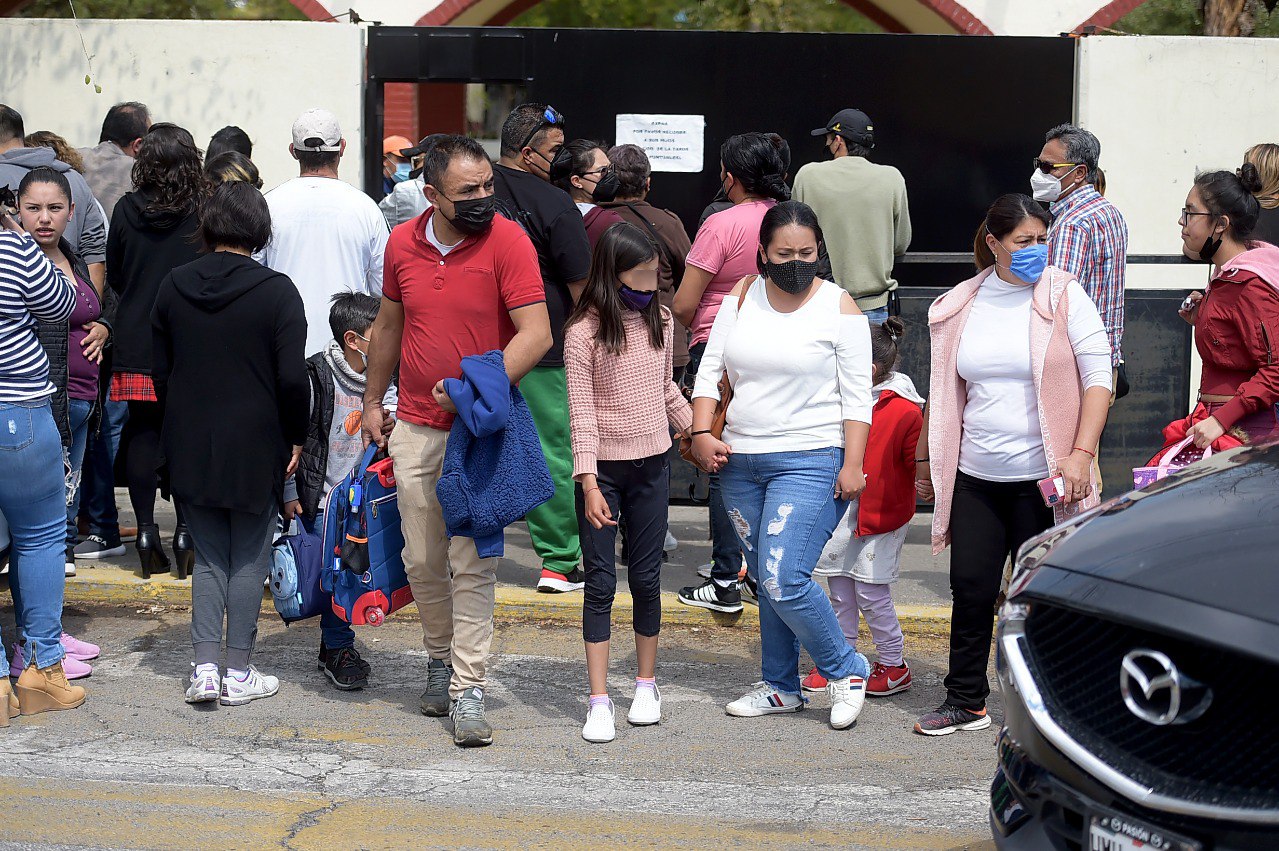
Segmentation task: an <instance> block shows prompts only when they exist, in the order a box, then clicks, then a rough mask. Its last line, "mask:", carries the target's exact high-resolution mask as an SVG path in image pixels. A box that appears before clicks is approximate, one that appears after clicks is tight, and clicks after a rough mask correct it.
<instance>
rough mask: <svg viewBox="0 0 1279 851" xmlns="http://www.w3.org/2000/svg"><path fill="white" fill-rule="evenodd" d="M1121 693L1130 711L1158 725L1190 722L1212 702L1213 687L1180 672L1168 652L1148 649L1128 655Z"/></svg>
mask: <svg viewBox="0 0 1279 851" xmlns="http://www.w3.org/2000/svg"><path fill="white" fill-rule="evenodd" d="M1119 692H1120V693H1121V694H1122V695H1123V697H1124V705H1125V706H1127V707H1128V711H1129V712H1131V713H1132V714H1133V715H1136V716H1137V717H1138V718H1140V719H1141V720H1142V721H1146V722H1148V723H1150V724H1154V725H1156V726H1158V727H1167V726H1169V725H1172V724H1189V723H1190V722H1191V721H1194V720H1195V719H1196V718H1198V717H1200V716H1201V715H1203V714H1204V713H1205V712H1207V711H1208V707H1209V705H1210V704H1211V703H1212V689H1210V688H1208V687H1207V686H1206V685H1204V684H1203V683H1200V682H1197V681H1195V680H1192V679H1191V678H1190V677H1188V676H1186V675H1185V674H1183V673H1181V672H1180V671H1178V670H1177V666H1176V665H1174V664H1173V662H1172V660H1171V659H1169V658H1168V656H1167V655H1166V654H1164V653H1160V652H1159V651H1158V650H1146V649H1144V648H1141V649H1137V650H1133V651H1132V652H1131V653H1129V654H1127V655H1126V656H1124V660H1123V663H1122V664H1121V665H1120V666H1119Z"/></svg>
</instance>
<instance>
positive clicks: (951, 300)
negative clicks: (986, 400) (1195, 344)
mask: <svg viewBox="0 0 1279 851" xmlns="http://www.w3.org/2000/svg"><path fill="white" fill-rule="evenodd" d="M993 271H994V268H993V267H992V268H990V269H987V270H985V271H984V272H982V273H981V274H979V275H977V277H975V278H970V279H969V280H967V281H964V282H963V283H962V284H958V285H956V286H955V288H954V289H952V290H951V291H950V292H948V293H946V294H945V295H943V296H941V297H940V298H938V299H937V300H936V301H934V302H933V305H932V307H930V308H929V309H928V330H929V332H930V334H931V337H932V361H933V362H932V372H931V376H930V378H929V382H928V453H927V454H928V455H929V457H931V458H932V464H931V465H930V466H931V468H932V471H933V492H934V494H935V498H936V503H935V505H934V507H933V553H934V554H936V553H940V552H941V551H942V550H944V549H945V548H946V545H947V544H949V543H950V506H951V500H952V498H953V496H954V492H955V479H956V477H957V473H958V470H959V443H960V439H961V438H962V436H963V431H964V404H965V403H966V401H967V398H968V395H967V390H966V387H965V384H964V380H963V379H962V378H960V377H959V370H958V368H957V367H956V361H957V359H958V357H959V341H960V338H961V337H962V336H963V333H964V325H965V324H966V323H967V322H968V312H969V311H970V310H971V309H972V306H973V299H974V298H976V297H977V290H978V289H980V288H981V283H982V281H984V280H986V278H987V276H989V275H990V274H991V273H993ZM1072 280H1073V277H1072V276H1071V275H1070V274H1069V273H1068V272H1063V271H1062V270H1060V269H1056V268H1053V267H1052V266H1049V267H1048V269H1047V270H1046V271H1045V272H1044V274H1043V277H1041V278H1040V279H1039V283H1037V284H1035V294H1034V297H1033V302H1032V307H1031V315H1030V361H1031V372H1032V375H1033V378H1034V381H1035V396H1036V398H1037V400H1038V403H1039V427H1040V430H1041V432H1042V433H1043V438H1044V454H1045V455H1047V456H1048V469H1049V470H1056V469H1057V459H1058V458H1061V459H1063V460H1064V459H1065V458H1066V457H1067V456H1068V455H1070V453H1071V451H1072V450H1073V447H1074V441H1075V433H1076V432H1077V431H1078V429H1079V412H1080V409H1081V408H1082V407H1083V395H1084V392H1083V387H1082V384H1081V383H1080V380H1079V368H1078V366H1077V364H1076V362H1075V351H1074V349H1073V348H1072V347H1071V345H1070V336H1069V333H1068V328H1067V324H1068V323H1067V316H1069V313H1070V306H1069V304H1068V303H1067V299H1066V285H1067V284H1069V283H1070V282H1071V281H1072ZM1099 503H1100V499H1099V498H1098V497H1097V481H1096V474H1095V471H1094V473H1093V474H1092V496H1089V497H1088V498H1087V499H1085V500H1084V501H1083V502H1076V503H1073V504H1071V505H1069V506H1066V505H1061V504H1058V505H1057V506H1056V507H1055V508H1054V509H1053V511H1054V519H1055V520H1056V522H1058V523H1060V522H1062V521H1063V520H1065V519H1066V518H1068V517H1071V516H1074V515H1076V514H1078V513H1079V512H1081V511H1083V510H1085V509H1088V508H1092V507H1094V506H1096V505H1098V504H1099Z"/></svg>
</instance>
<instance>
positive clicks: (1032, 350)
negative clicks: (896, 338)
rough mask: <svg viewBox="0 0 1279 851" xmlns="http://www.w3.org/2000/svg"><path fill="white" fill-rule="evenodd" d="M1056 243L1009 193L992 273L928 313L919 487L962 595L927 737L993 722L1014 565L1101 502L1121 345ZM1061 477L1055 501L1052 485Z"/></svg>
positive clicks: (992, 228)
mask: <svg viewBox="0 0 1279 851" xmlns="http://www.w3.org/2000/svg"><path fill="white" fill-rule="evenodd" d="M1047 242H1048V215H1047V214H1046V213H1045V212H1044V211H1043V209H1042V208H1041V207H1040V206H1039V205H1038V204H1036V203H1035V202H1034V201H1032V200H1031V199H1030V198H1028V197H1026V196H1025V195H1004V196H1002V197H1001V198H999V200H997V201H996V202H995V203H994V204H993V205H992V206H991V208H990V210H989V211H988V212H987V214H986V220H985V222H984V223H983V224H982V226H981V229H980V230H978V232H977V238H976V240H975V241H974V245H973V253H974V259H975V261H976V263H977V267H978V268H979V269H981V270H982V271H981V272H980V273H979V274H978V275H977V276H976V277H975V278H972V279H970V280H967V281H965V282H963V283H962V284H959V285H958V286H956V287H955V288H954V289H953V290H951V291H950V292H948V293H946V294H945V295H943V296H942V297H940V298H939V299H937V301H935V302H934V303H933V305H932V307H931V308H930V309H929V311H928V327H929V331H930V333H931V337H932V371H931V373H930V382H929V388H930V389H929V405H928V408H929V410H928V411H927V413H926V415H925V417H926V418H925V424H924V435H923V436H921V438H920V441H919V445H920V447H921V449H922V448H923V447H927V451H921V452H920V453H919V455H918V456H917V459H916V461H917V470H916V474H915V475H916V480H917V481H916V488H917V489H918V491H919V493H920V496H921V497H923V498H924V499H928V500H931V499H933V498H934V497H935V498H936V503H937V504H936V508H935V510H934V512H933V552H934V553H940V552H941V551H942V550H943V549H945V547H946V545H947V544H950V545H951V557H950V588H951V596H952V608H951V626H950V670H949V671H948V672H947V674H946V680H945V686H946V700H945V702H943V703H942V705H941V706H940V707H938V708H937V709H936V710H935V711H933V712H929V713H928V714H926V715H924V716H923V717H922V718H920V719H919V721H918V722H917V723H916V724H915V731H916V732H918V733H923V734H924V735H928V736H944V735H946V734H948V733H954V732H957V731H959V730H981V729H984V728H986V727H989V726H990V718H989V717H988V716H987V714H986V698H987V697H988V696H989V694H990V684H989V683H988V682H987V680H986V667H987V665H988V664H989V662H990V642H991V637H992V635H991V633H992V630H993V627H994V623H993V618H992V617H991V614H992V612H993V610H994V607H995V600H996V598H997V597H998V595H999V587H1000V584H1001V581H1002V579H1003V573H1004V564H1005V563H1006V561H1007V560H1008V558H1009V556H1015V555H1016V553H1017V550H1018V549H1019V548H1020V547H1021V545H1022V544H1023V543H1025V542H1026V540H1027V539H1029V538H1031V537H1033V536H1034V535H1037V534H1039V533H1040V532H1043V531H1044V530H1045V529H1047V528H1048V527H1049V526H1051V525H1053V523H1054V522H1060V521H1061V520H1063V519H1065V517H1067V516H1070V515H1073V514H1076V513H1078V512H1079V511H1080V510H1081V509H1082V508H1086V507H1091V506H1092V505H1095V504H1096V503H1097V501H1098V497H1097V487H1096V481H1095V479H1094V476H1093V465H1092V462H1093V458H1094V455H1095V450H1096V447H1097V441H1098V439H1099V438H1100V437H1101V431H1102V428H1104V427H1105V425H1106V413H1107V411H1108V409H1109V407H1110V390H1111V380H1112V379H1111V371H1110V344H1109V342H1108V341H1107V339H1106V329H1105V327H1104V326H1103V325H1102V322H1101V317H1100V316H1099V315H1098V313H1097V308H1096V307H1095V306H1094V305H1093V303H1092V300H1091V299H1090V298H1089V297H1088V295H1087V294H1086V293H1085V292H1084V289H1083V287H1081V286H1080V285H1079V282H1078V281H1076V280H1075V279H1074V277H1072V276H1071V275H1070V274H1068V273H1066V272H1063V271H1062V270H1060V269H1055V268H1052V267H1049V266H1048V265H1047V263H1048V246H1047ZM930 462H931V463H930ZM1058 476H1059V477H1060V479H1058V483H1059V485H1060V488H1059V493H1060V501H1059V502H1058V503H1057V504H1056V506H1054V507H1052V508H1049V507H1048V506H1047V505H1046V504H1045V499H1044V496H1043V495H1042V493H1041V489H1040V486H1039V482H1041V481H1043V480H1046V479H1048V480H1051V479H1052V478H1053V477H1058Z"/></svg>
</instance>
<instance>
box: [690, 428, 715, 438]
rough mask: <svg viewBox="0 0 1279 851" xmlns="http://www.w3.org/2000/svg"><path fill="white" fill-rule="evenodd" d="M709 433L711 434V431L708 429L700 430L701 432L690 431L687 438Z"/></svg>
mask: <svg viewBox="0 0 1279 851" xmlns="http://www.w3.org/2000/svg"><path fill="white" fill-rule="evenodd" d="M710 433H711V430H710V429H708V428H704V429H702V430H701V431H690V432H689V433H688V436H689V437H697V436H698V435H699V434H710Z"/></svg>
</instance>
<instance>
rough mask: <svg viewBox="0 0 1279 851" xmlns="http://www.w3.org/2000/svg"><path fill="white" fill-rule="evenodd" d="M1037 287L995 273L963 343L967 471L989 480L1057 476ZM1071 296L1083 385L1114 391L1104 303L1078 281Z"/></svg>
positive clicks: (962, 460) (962, 447) (963, 464)
mask: <svg viewBox="0 0 1279 851" xmlns="http://www.w3.org/2000/svg"><path fill="white" fill-rule="evenodd" d="M1034 292H1035V288H1034V287H1033V286H1027V285H1026V284H1013V283H1009V282H1007V281H1005V280H1004V279H1002V278H1001V277H999V274H998V273H996V274H993V275H991V276H989V277H988V278H986V280H985V281H984V282H982V285H981V289H979V290H978V291H977V296H976V298H974V299H973V306H972V310H971V311H970V312H969V314H968V322H967V323H966V324H965V325H964V331H963V336H962V337H961V338H960V341H959V355H958V360H957V363H956V366H957V368H958V371H959V377H960V378H962V379H964V381H965V382H966V383H967V385H968V402H967V404H966V405H965V406H964V433H963V438H962V439H961V441H960V444H959V469H960V470H961V471H962V472H964V473H967V474H968V475H970V476H974V477H976V478H979V479H985V480H986V481H991V482H1027V481H1037V480H1039V479H1043V478H1046V477H1047V476H1048V473H1049V470H1048V457H1047V455H1046V454H1045V453H1044V439H1043V431H1042V430H1041V428H1040V424H1039V407H1038V404H1039V403H1038V400H1037V398H1036V395H1035V383H1034V379H1033V377H1032V374H1031V359H1030V314H1031V311H1032V310H1033V309H1034V308H1033V304H1032V299H1033V296H1034ZM1066 299H1067V303H1068V308H1069V311H1068V314H1067V322H1068V328H1067V330H1068V334H1069V337H1070V346H1071V348H1072V349H1074V352H1075V363H1076V365H1077V366H1078V369H1079V377H1080V379H1081V382H1082V386H1083V388H1084V389H1085V390H1087V389H1088V388H1090V387H1105V388H1106V389H1108V390H1109V389H1110V388H1111V385H1112V376H1111V365H1110V342H1109V340H1108V338H1107V337H1106V328H1105V325H1103V324H1102V321H1101V316H1100V315H1099V314H1098V313H1097V307H1096V306H1095V305H1094V304H1093V302H1092V299H1090V298H1089V297H1088V294H1087V293H1086V292H1084V289H1083V287H1081V286H1080V285H1079V283H1078V282H1076V281H1071V282H1070V284H1069V285H1068V286H1067V288H1066ZM1044 404H1045V405H1051V404H1052V400H1050V399H1045V400H1044Z"/></svg>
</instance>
